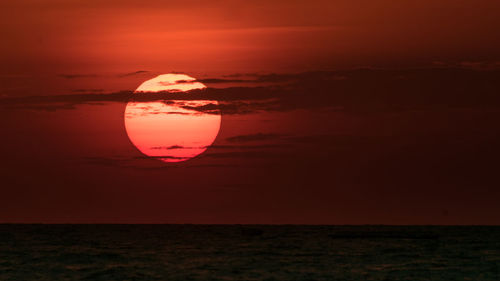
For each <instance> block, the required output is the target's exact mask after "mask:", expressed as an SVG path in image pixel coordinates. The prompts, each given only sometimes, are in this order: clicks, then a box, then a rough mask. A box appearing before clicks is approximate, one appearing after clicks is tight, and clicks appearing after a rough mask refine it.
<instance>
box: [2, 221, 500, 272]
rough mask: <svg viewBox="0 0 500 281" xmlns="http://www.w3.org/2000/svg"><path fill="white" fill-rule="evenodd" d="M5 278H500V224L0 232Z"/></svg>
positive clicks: (7, 228)
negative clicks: (489, 225) (490, 225)
mask: <svg viewBox="0 0 500 281" xmlns="http://www.w3.org/2000/svg"><path fill="white" fill-rule="evenodd" d="M0 280H16V281H18V280H182V281H188V280H446V281H450V280H492V281H497V280H500V227H485V226H483V227H480V226H472V227H471V226H460V227H441V226H410V227H407V226H406V227H392V226H240V225H233V226H223V225H0Z"/></svg>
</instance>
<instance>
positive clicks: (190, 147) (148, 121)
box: [125, 74, 221, 162]
mask: <svg viewBox="0 0 500 281" xmlns="http://www.w3.org/2000/svg"><path fill="white" fill-rule="evenodd" d="M195 80H196V79H195V78H193V77H190V76H188V75H185V74H164V75H160V76H158V77H155V78H153V79H151V80H148V81H145V82H144V83H142V84H141V85H140V86H139V87H138V88H137V90H136V91H135V93H136V94H140V93H141V92H163V91H167V92H186V91H189V90H194V89H203V88H206V86H205V85H203V84H202V83H200V82H190V81H195ZM209 104H215V105H217V104H218V103H217V102H216V101H206V100H196V101H191V100H189V101H187V100H168V101H153V102H134V101H131V102H129V103H128V104H127V107H126V109H125V128H126V131H127V135H128V137H129V139H130V141H131V142H132V143H133V144H134V145H135V147H137V149H139V150H140V151H141V152H142V153H143V154H145V155H146V156H148V157H153V158H157V159H159V160H161V161H164V162H180V161H185V160H189V159H191V158H193V157H195V156H197V155H199V154H201V153H203V152H204V151H205V150H206V149H207V148H208V147H209V146H210V145H211V144H212V143H213V142H214V141H215V138H216V137H217V134H218V133H219V128H220V122H221V115H220V112H218V111H217V112H216V113H215V114H214V113H213V112H211V113H205V112H203V111H201V110H197V108H201V107H203V106H206V105H209Z"/></svg>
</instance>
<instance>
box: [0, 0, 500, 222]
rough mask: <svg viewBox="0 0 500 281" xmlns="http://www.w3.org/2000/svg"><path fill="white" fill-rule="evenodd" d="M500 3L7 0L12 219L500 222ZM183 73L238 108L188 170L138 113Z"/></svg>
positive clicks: (5, 92)
mask: <svg viewBox="0 0 500 281" xmlns="http://www.w3.org/2000/svg"><path fill="white" fill-rule="evenodd" d="M499 9H500V3H499V2H498V1H474V2H471V1H457V0H445V1H428V0H424V1H389V0H387V1H385V0H376V1H290V0H288V1H168V2H165V1H137V0H135V1H134V0H125V1H97V0H95V1H94V0H93V1H83V0H82V1H62V0H57V1H56V0H48V1H36V0H29V1H28V0H21V1H15V2H12V3H11V2H6V1H4V2H2V3H1V4H0V35H1V36H2V38H3V40H2V44H0V98H1V100H0V109H1V113H0V117H1V118H0V124H1V127H2V131H3V132H2V139H1V144H2V145H1V150H0V152H1V153H2V155H3V164H2V165H1V168H2V169H1V176H2V179H3V184H2V185H1V187H0V191H1V195H0V222H76V223H80V222H83V223H93V222H99V223H108V222H111V223H113V222H116V223H305V224H308V223H310V224H318V223H325V224H379V223H380V224H498V223H500V221H499V218H498V216H497V215H496V214H498V213H499V212H500V209H499V207H498V204H497V202H496V201H495V200H496V198H498V195H499V193H498V192H499V191H498V190H497V186H498V184H499V182H498V179H497V178H496V175H495V173H496V170H495V168H496V159H498V156H500V150H499V149H498V147H500V146H499V144H500V139H499V138H498V136H499V135H500V132H499V127H498V124H499V122H498V121H500V114H499V112H500V110H499V109H500V107H499V99H498V98H497V93H498V92H499V91H498V90H499V89H500V85H499V82H498V81H500V74H499V71H498V67H499V66H500V51H499V50H500V37H498V36H497V33H498V32H497V29H498V26H500V18H499V17H498V11H499ZM172 71H174V72H183V73H187V74H189V75H191V76H193V77H196V78H198V79H200V80H201V81H203V82H204V83H205V84H206V85H207V86H208V87H209V89H208V90H207V91H205V92H202V94H204V95H206V96H209V97H210V98H213V99H216V100H218V101H219V104H220V106H221V111H222V123H221V129H220V132H219V135H218V136H217V139H216V141H215V143H214V146H213V147H211V148H209V149H208V150H207V151H206V152H205V153H204V154H202V155H201V156H200V157H197V158H195V159H192V160H189V161H186V162H183V163H181V164H175V165H172V164H165V163H162V162H160V161H158V160H156V159H148V158H146V157H144V155H142V154H141V153H140V152H139V151H138V150H137V149H136V148H135V147H134V146H133V145H132V143H131V142H130V141H129V139H128V137H127V134H126V131H125V127H124V121H123V114H124V110H125V106H126V102H127V101H128V99H129V98H130V94H131V92H130V91H133V90H135V89H136V88H137V87H138V86H139V85H140V84H141V83H142V82H144V81H145V80H148V79H151V78H153V77H155V76H156V75H159V74H162V73H169V72H172ZM221 80H222V81H221ZM241 80H252V81H253V82H251V83H249V82H244V83H243V82H242V81H241ZM221 82H223V83H221ZM235 86H237V87H236V88H234V87H235ZM256 86H259V87H256ZM215 88H217V89H215ZM118 91H129V92H122V93H117V92H118ZM181 98H182V97H181ZM198 110H200V111H203V109H202V108H200V109H198Z"/></svg>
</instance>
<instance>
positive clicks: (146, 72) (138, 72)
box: [118, 70, 150, 77]
mask: <svg viewBox="0 0 500 281" xmlns="http://www.w3.org/2000/svg"><path fill="white" fill-rule="evenodd" d="M148 73H150V71H147V70H138V71H134V72H129V73H124V74H119V75H118V77H130V76H135V75H140V74H148Z"/></svg>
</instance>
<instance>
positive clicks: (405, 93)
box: [0, 68, 500, 114]
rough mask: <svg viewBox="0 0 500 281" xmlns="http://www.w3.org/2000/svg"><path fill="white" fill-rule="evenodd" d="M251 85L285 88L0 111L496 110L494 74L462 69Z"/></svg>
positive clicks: (86, 97) (499, 98)
mask: <svg viewBox="0 0 500 281" xmlns="http://www.w3.org/2000/svg"><path fill="white" fill-rule="evenodd" d="M255 79H256V81H265V82H287V83H284V84H281V85H272V86H260V87H229V88H222V89H216V88H207V89H201V90H193V91H190V92H187V93H185V92H182V93H169V92H163V93H141V94H132V92H131V91H129V92H118V93H111V94H103V93H88V94H79V95H59V96H45V97H36V96H34V97H26V98H8V97H7V98H3V99H0V105H3V106H6V105H7V106H8V105H10V106H14V105H17V106H18V107H21V108H22V107H23V106H24V105H29V104H31V105H33V104H37V103H38V104H47V103H71V104H78V103H89V102H105V101H111V102H128V101H138V102H148V101H158V100H162V101H164V102H167V103H168V102H171V100H215V101H218V102H219V104H218V106H215V105H214V104H203V105H200V106H196V105H193V104H188V105H185V106H183V108H184V109H189V110H196V111H199V112H203V113H211V114H214V113H215V114H219V110H220V112H222V113H223V114H248V113H256V112H262V111H290V110H299V109H309V110H315V109H320V108H328V109H331V110H343V111H351V112H380V111H383V112H397V111H407V110H420V109H429V108H443V107H447V108H448V107H467V108H470V107H479V108H485V107H488V108H492V107H495V108H496V107H498V105H500V95H498V92H499V90H500V70H488V71H485V70H482V71H479V70H472V69H464V68H435V69H407V70H383V69H357V70H349V71H322V72H305V73H297V74H264V75H260V76H256V78H255Z"/></svg>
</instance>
